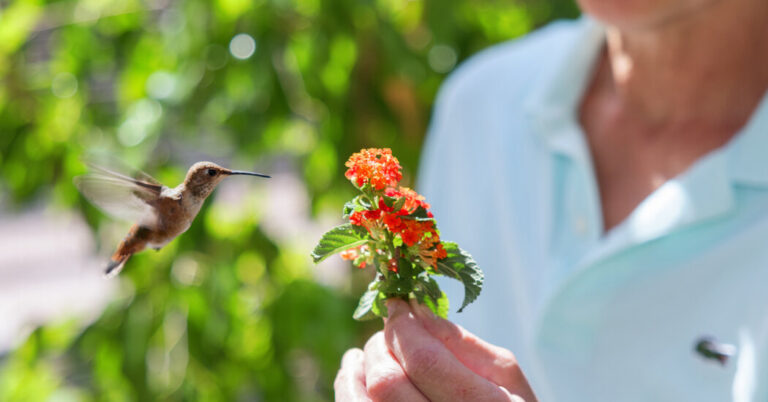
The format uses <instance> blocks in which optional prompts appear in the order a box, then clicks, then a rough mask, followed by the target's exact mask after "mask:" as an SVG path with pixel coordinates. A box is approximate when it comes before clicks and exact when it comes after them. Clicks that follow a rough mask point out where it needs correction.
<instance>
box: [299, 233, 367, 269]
mask: <svg viewBox="0 0 768 402" xmlns="http://www.w3.org/2000/svg"><path fill="white" fill-rule="evenodd" d="M366 242H368V231H366V230H365V229H363V228H362V227H360V226H355V225H352V224H351V223H346V224H344V225H341V226H336V227H335V228H333V229H331V230H329V231H327V232H326V233H325V234H324V235H323V237H322V238H321V239H320V242H318V243H317V246H316V247H315V249H314V250H312V260H313V261H314V262H315V263H318V262H320V261H322V260H324V259H326V258H328V256H330V255H333V254H336V253H338V252H341V251H344V250H348V249H350V248H352V247H357V246H361V245H363V244H365V243H366Z"/></svg>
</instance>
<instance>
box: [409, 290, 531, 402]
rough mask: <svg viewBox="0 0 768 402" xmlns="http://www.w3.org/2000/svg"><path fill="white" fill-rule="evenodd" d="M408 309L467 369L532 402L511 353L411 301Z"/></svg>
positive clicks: (525, 382) (521, 372)
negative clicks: (518, 393)
mask: <svg viewBox="0 0 768 402" xmlns="http://www.w3.org/2000/svg"><path fill="white" fill-rule="evenodd" d="M411 307H412V309H413V311H414V313H415V314H416V317H417V318H418V319H419V321H420V322H421V324H422V325H423V326H424V328H425V329H426V330H427V331H428V332H429V333H430V334H432V335H433V336H434V337H435V338H437V339H439V340H440V341H441V342H442V343H443V344H444V345H445V347H446V348H447V349H448V350H450V351H451V353H453V355H454V356H456V358H457V359H458V360H459V361H460V362H461V363H463V364H464V365H465V366H467V367H468V368H469V369H470V370H472V371H473V372H475V373H477V374H478V375H480V376H482V377H484V378H487V379H489V380H491V381H493V382H494V383H496V384H497V385H500V386H502V387H504V388H506V389H507V390H511V391H512V392H513V393H514V392H516V391H517V392H520V396H522V397H523V398H524V399H525V400H527V401H531V400H535V399H534V398H533V393H532V392H527V391H529V390H530V389H531V387H530V385H529V384H528V381H527V380H526V379H525V375H524V374H523V371H522V370H521V369H520V366H519V365H518V364H517V359H516V358H515V355H513V354H512V352H510V351H509V350H507V349H504V348H502V347H499V346H496V345H492V344H490V343H488V342H485V341H483V340H482V339H480V338H478V337H477V336H475V335H473V334H472V333H470V332H468V331H467V330H465V329H464V328H462V327H461V326H459V325H456V324H454V323H452V322H450V321H448V320H444V319H442V318H440V317H438V316H436V315H435V314H434V313H432V311H431V310H430V309H429V308H428V307H426V306H423V305H419V304H418V303H416V302H415V301H414V302H412V303H411Z"/></svg>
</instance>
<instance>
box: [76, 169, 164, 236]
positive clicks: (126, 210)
mask: <svg viewBox="0 0 768 402" xmlns="http://www.w3.org/2000/svg"><path fill="white" fill-rule="evenodd" d="M88 166H89V167H90V168H91V170H92V171H91V173H88V174H86V175H83V176H78V177H75V180H74V181H75V186H77V188H78V190H80V192H81V193H83V195H84V196H85V198H87V199H88V200H89V201H90V202H92V203H93V204H94V205H96V206H97V207H99V208H100V209H101V210H103V211H104V212H106V213H107V214H109V215H112V216H114V217H116V218H119V219H123V220H126V221H129V222H140V223H143V224H145V225H150V224H151V223H152V222H154V220H155V217H156V215H155V211H154V208H153V207H152V206H151V203H152V202H153V201H155V200H157V199H158V198H159V197H160V193H161V192H162V189H163V186H162V185H161V184H160V183H159V182H158V181H157V180H155V179H153V178H152V177H151V176H149V175H148V174H146V173H143V172H138V173H136V174H134V176H136V177H137V178H134V177H131V175H129V174H125V173H122V172H120V171H117V170H116V169H113V168H107V167H103V166H98V165H94V164H91V163H88Z"/></svg>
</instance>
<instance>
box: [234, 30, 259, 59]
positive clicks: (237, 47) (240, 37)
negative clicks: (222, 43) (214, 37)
mask: <svg viewBox="0 0 768 402" xmlns="http://www.w3.org/2000/svg"><path fill="white" fill-rule="evenodd" d="M255 51H256V40H255V39H253V37H252V36H251V35H248V34H244V33H241V34H237V35H235V36H234V37H233V38H232V40H231V41H230V42H229V52H230V53H232V56H234V57H235V58H238V59H240V60H245V59H247V58H249V57H251V56H253V53H254V52H255Z"/></svg>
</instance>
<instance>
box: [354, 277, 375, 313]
mask: <svg viewBox="0 0 768 402" xmlns="http://www.w3.org/2000/svg"><path fill="white" fill-rule="evenodd" d="M371 285H373V283H371ZM371 287H372V286H368V290H367V291H366V292H365V293H363V296H362V297H360V301H359V302H358V303H357V308H356V309H355V313H354V314H352V318H354V319H356V320H358V321H366V320H372V319H374V318H376V316H377V314H376V313H375V312H374V311H373V305H374V302H375V301H376V297H377V296H378V295H379V291H378V289H371Z"/></svg>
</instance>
